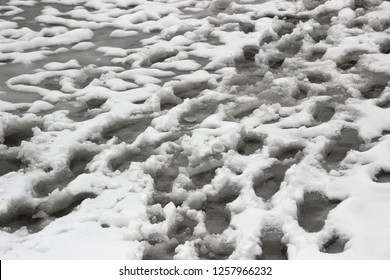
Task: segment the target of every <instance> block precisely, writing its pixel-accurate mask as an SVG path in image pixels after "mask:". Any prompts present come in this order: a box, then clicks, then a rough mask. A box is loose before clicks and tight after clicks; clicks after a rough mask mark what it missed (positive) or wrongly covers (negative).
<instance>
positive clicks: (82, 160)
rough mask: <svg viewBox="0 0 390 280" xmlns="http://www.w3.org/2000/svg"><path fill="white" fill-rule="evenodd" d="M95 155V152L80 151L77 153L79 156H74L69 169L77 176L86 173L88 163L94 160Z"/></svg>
mask: <svg viewBox="0 0 390 280" xmlns="http://www.w3.org/2000/svg"><path fill="white" fill-rule="evenodd" d="M94 156H95V154H94V153H89V152H84V151H80V152H78V153H77V156H75V157H73V158H72V159H71V160H70V163H69V169H70V171H71V172H72V173H73V175H74V176H75V177H77V176H78V175H80V174H82V173H85V172H86V170H85V168H86V166H87V164H88V163H89V162H90V161H91V160H92V158H93V157H94Z"/></svg>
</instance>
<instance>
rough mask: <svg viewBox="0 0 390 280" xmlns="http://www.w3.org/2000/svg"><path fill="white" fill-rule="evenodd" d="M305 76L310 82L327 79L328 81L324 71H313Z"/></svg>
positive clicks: (318, 82)
mask: <svg viewBox="0 0 390 280" xmlns="http://www.w3.org/2000/svg"><path fill="white" fill-rule="evenodd" d="M307 78H308V79H309V81H310V83H315V84H322V83H325V82H327V81H329V79H330V78H329V77H328V76H327V75H326V74H325V73H320V72H313V73H309V74H307Z"/></svg>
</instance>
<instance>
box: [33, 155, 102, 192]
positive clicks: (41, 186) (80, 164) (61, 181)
mask: <svg viewBox="0 0 390 280" xmlns="http://www.w3.org/2000/svg"><path fill="white" fill-rule="evenodd" d="M93 156H94V153H91V152H87V151H78V152H77V153H75V154H74V155H73V156H72V158H71V159H70V161H69V166H67V167H65V168H63V169H62V170H59V171H52V170H51V168H49V169H48V170H49V172H50V173H49V174H47V176H46V178H44V179H41V180H40V181H39V182H37V183H36V184H35V185H34V186H33V190H34V193H35V195H36V196H37V197H44V196H47V195H48V194H49V193H51V192H52V191H54V190H55V189H58V190H62V189H63V188H65V187H66V186H67V185H68V184H69V183H70V182H71V181H73V180H74V179H76V177H77V176H79V175H80V174H83V173H85V172H86V169H85V168H86V165H87V164H88V163H89V162H90V161H91V159H92V158H93Z"/></svg>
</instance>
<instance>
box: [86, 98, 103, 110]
mask: <svg viewBox="0 0 390 280" xmlns="http://www.w3.org/2000/svg"><path fill="white" fill-rule="evenodd" d="M106 101H107V98H92V99H89V100H87V101H85V104H87V106H88V108H89V109H95V108H99V107H100V106H102V105H103V104H104V103H106Z"/></svg>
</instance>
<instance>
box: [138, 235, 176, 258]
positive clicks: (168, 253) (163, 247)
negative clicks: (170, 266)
mask: <svg viewBox="0 0 390 280" xmlns="http://www.w3.org/2000/svg"><path fill="white" fill-rule="evenodd" d="M148 242H149V243H150V245H149V246H146V248H145V250H144V254H143V257H142V259H143V260H172V259H173V256H174V255H175V249H176V247H177V246H178V245H179V242H178V241H177V240H176V239H175V238H172V239H170V240H169V241H168V242H162V243H156V242H154V241H153V240H148Z"/></svg>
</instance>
